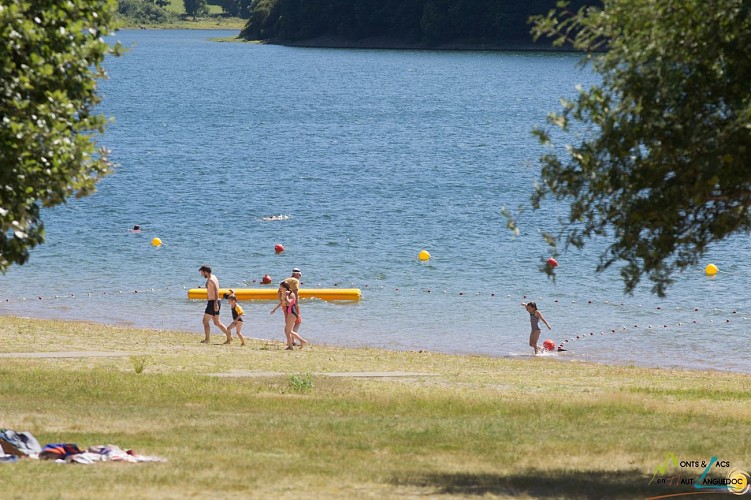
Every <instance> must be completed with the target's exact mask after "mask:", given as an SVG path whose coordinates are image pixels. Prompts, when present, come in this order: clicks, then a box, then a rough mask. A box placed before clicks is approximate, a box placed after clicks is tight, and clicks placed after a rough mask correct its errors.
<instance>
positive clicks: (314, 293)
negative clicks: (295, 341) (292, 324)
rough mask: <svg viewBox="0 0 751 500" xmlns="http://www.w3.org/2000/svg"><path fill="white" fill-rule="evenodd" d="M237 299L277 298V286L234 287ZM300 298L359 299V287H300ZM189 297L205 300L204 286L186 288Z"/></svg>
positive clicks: (223, 292)
mask: <svg viewBox="0 0 751 500" xmlns="http://www.w3.org/2000/svg"><path fill="white" fill-rule="evenodd" d="M234 290H235V296H236V297H237V300H277V298H278V295H277V288H235V289H234ZM225 293H229V288H220V289H219V297H221V296H223V295H224V294H225ZM299 295H300V298H301V299H309V298H317V299H323V300H360V295H361V293H360V289H359V288H301V289H300V290H299ZM188 298H189V299H203V300H206V289H205V288H191V289H190V290H188Z"/></svg>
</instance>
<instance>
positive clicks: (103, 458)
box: [65, 444, 167, 465]
mask: <svg viewBox="0 0 751 500" xmlns="http://www.w3.org/2000/svg"><path fill="white" fill-rule="evenodd" d="M65 461H66V462H68V463H77V464H87V465H89V464H93V463H96V462H128V463H138V462H166V461H167V460H166V459H164V458H160V457H152V456H146V455H139V454H138V453H136V452H135V451H133V450H127V451H126V450H123V449H122V448H120V447H119V446H115V445H114V444H108V445H106V446H105V445H97V446H90V447H89V448H88V449H87V450H86V451H85V452H83V453H80V454H77V455H71V456H69V457H68V458H66V459H65Z"/></svg>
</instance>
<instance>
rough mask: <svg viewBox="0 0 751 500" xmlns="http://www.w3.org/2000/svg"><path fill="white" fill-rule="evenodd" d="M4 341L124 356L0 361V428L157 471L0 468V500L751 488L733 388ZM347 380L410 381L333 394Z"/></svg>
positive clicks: (10, 325) (91, 338)
mask: <svg viewBox="0 0 751 500" xmlns="http://www.w3.org/2000/svg"><path fill="white" fill-rule="evenodd" d="M251 331H252V325H251ZM222 338H223V336H219V335H217V336H215V344H219V343H220V342H221V341H222ZM0 339H2V344H0V354H2V353H28V352H41V351H44V352H58V351H60V352H71V351H96V352H113V353H124V355H123V356H120V357H82V358H15V357H0V380H1V381H2V383H0V427H5V428H10V429H14V430H17V431H30V432H31V433H32V434H34V435H35V436H36V437H37V438H38V439H39V441H40V442H41V443H42V444H45V443H48V442H73V443H77V444H78V445H79V446H90V445H95V444H109V443H112V444H116V445H119V446H121V447H122V448H134V449H135V450H136V451H138V452H139V453H142V454H145V455H157V456H161V457H164V458H167V459H168V462H166V463H157V464H148V463H146V464H116V463H104V464H97V465H92V466H77V465H61V464H56V463H50V462H43V461H32V460H27V461H22V462H19V463H16V464H0V488H1V491H2V495H0V496H2V497H3V498H24V499H26V498H93V497H96V498H121V497H124V496H126V495H127V496H129V497H132V498H185V497H193V498H248V497H256V498H268V497H275V498H277V497H280V498H285V497H288V498H299V497H332V496H333V497H352V498H365V497H371V498H372V497H396V496H432V495H444V496H483V495H484V496H488V497H508V496H520V497H535V498H538V497H546V498H548V497H549V498H602V497H607V498H638V497H647V496H658V495H668V494H671V493H681V492H692V491H696V490H692V488H691V487H690V486H674V487H671V486H668V485H665V484H657V483H655V482H653V483H652V484H649V483H650V480H651V479H652V477H653V475H654V474H655V470H656V468H657V467H658V466H659V465H660V464H662V463H663V462H665V460H666V456H667V455H668V453H672V454H674V455H675V456H676V457H677V459H678V460H698V461H701V460H705V461H709V459H710V457H712V456H717V457H718V458H719V459H720V460H723V461H729V462H730V468H733V467H735V468H740V469H743V470H745V471H749V470H750V469H751V439H750V438H749V436H751V391H749V387H750V386H751V377H750V376H746V375H739V374H730V373H722V372H700V371H681V370H654V369H644V368H637V367H612V366H602V365H594V364H585V363H573V362H565V361H558V360H555V359H550V358H545V357H538V358H532V357H530V358H526V359H496V358H490V357H480V356H458V355H443V354H436V353H429V352H393V351H386V350H380V349H346V348H339V347H332V346H315V345H314V346H311V347H310V348H308V347H306V348H305V349H304V350H296V351H292V352H289V351H284V350H283V347H284V346H283V345H282V344H281V343H272V342H266V341H260V340H259V341H251V342H250V343H249V345H247V346H246V347H240V346H239V344H237V343H233V344H232V345H230V346H221V345H208V346H207V345H202V344H199V343H198V340H199V339H200V337H199V336H198V335H196V334H188V333H185V332H171V331H155V330H139V329H129V328H121V327H110V326H103V325H96V324H88V323H69V322H56V321H40V320H31V319H19V318H12V317H0ZM141 368H143V370H142V371H141ZM139 371H140V372H141V373H138V372H139ZM342 372H386V373H393V372H410V373H411V375H407V376H399V377H364V376H361V377H343V376H327V375H326V374H327V373H329V374H341V373H342ZM730 468H715V470H713V471H712V474H711V476H712V477H718V478H719V477H725V475H726V474H727V472H729V471H730ZM702 471H703V469H702V468H691V467H682V466H679V465H678V464H675V465H674V464H669V465H668V467H667V469H666V472H665V474H664V475H665V476H678V475H680V476H683V477H692V478H696V477H698V476H700V475H701V473H702ZM660 477H662V474H658V478H660ZM714 497H716V495H715V496H714ZM690 498H697V497H696V496H693V497H690Z"/></svg>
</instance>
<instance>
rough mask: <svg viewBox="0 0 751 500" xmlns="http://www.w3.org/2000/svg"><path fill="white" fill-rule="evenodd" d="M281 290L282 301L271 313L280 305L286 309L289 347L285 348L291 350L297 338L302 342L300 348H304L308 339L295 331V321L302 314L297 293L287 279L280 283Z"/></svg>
mask: <svg viewBox="0 0 751 500" xmlns="http://www.w3.org/2000/svg"><path fill="white" fill-rule="evenodd" d="M279 291H280V292H282V293H281V297H282V301H281V302H279V304H277V305H276V307H275V308H274V309H272V310H271V314H274V312H276V310H277V309H279V308H280V307H282V310H283V311H284V336H285V337H286V339H287V348H286V349H285V350H286V351H291V350H292V349H293V346H294V345H295V339H297V340H298V341H299V342H300V349H302V348H303V347H305V344H307V343H308V341H307V340H305V339H304V338H302V337H301V336H299V335H298V334H297V332H295V331H294V328H295V323H296V322H297V321H298V319H299V316H300V311H299V309H298V307H297V294H296V293H295V292H294V291H292V290H291V288H290V286H289V283H286V282H285V281H282V282H281V283H279Z"/></svg>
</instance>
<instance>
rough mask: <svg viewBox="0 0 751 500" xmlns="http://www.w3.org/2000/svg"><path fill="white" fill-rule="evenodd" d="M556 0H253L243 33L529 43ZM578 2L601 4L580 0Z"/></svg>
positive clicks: (264, 37) (256, 36)
mask: <svg viewBox="0 0 751 500" xmlns="http://www.w3.org/2000/svg"><path fill="white" fill-rule="evenodd" d="M555 2H556V0H528V1H526V2H519V1H517V0H252V3H251V5H250V19H249V21H248V24H247V26H246V27H245V29H244V30H243V32H242V33H241V35H240V36H242V37H243V38H246V39H249V40H281V41H298V40H305V39H310V38H315V37H322V36H326V37H337V38H341V39H343V40H360V39H364V38H370V37H392V38H395V39H400V40H404V41H409V42H425V43H433V44H438V43H446V42H451V41H455V40H461V41H471V42H477V43H507V42H515V43H530V42H532V39H531V37H530V34H529V25H528V22H527V21H528V19H529V16H530V15H532V14H543V13H545V12H547V11H548V10H549V9H550V8H552V7H553V6H555ZM575 3H576V5H584V4H598V5H599V4H600V2H599V1H598V0H589V1H586V0H577V1H576V2H575Z"/></svg>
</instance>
